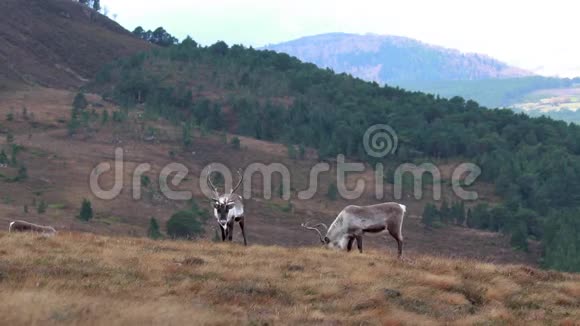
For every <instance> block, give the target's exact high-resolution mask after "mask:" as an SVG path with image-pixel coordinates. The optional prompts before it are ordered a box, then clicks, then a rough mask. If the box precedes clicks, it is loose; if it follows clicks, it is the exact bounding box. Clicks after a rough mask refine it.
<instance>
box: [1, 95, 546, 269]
mask: <svg viewBox="0 0 580 326" xmlns="http://www.w3.org/2000/svg"><path fill="white" fill-rule="evenodd" d="M74 97H75V93H73V92H68V91H62V90H54V89H44V88H38V89H30V90H22V91H17V92H9V93H5V94H1V96H0V128H1V129H0V133H2V135H0V153H1V151H2V150H5V151H6V153H8V156H9V157H10V158H11V156H12V153H11V147H12V145H13V144H18V145H19V146H21V148H22V149H21V150H20V152H19V153H18V155H17V156H16V164H12V163H10V166H8V167H0V230H7V228H8V223H10V222H11V221H12V220H15V219H22V220H27V221H31V222H36V223H40V224H48V225H53V226H54V227H55V228H57V229H58V230H61V231H69V230H70V231H75V232H90V233H95V234H101V235H132V236H142V237H146V236H147V229H148V225H149V219H150V218H151V217H155V218H156V219H157V221H158V222H159V224H160V226H161V231H162V232H163V233H166V222H167V221H168V220H169V218H170V217H171V216H172V214H174V213H176V212H177V211H180V210H184V209H188V208H189V207H191V206H190V203H189V202H183V201H172V200H167V199H165V198H164V196H163V195H162V194H161V191H160V187H159V180H158V176H159V172H160V171H161V169H162V168H163V167H164V166H166V165H167V164H168V163H170V162H178V163H182V164H185V165H186V166H187V167H188V169H189V171H190V174H189V175H188V177H187V178H186V180H184V181H183V182H182V184H181V186H180V189H182V190H190V191H193V196H194V199H195V200H196V202H197V204H198V206H199V207H200V208H202V209H208V208H209V207H210V206H209V202H208V200H207V198H206V197H205V196H204V195H202V194H201V192H200V189H199V179H198V178H199V174H200V171H201V170H202V169H203V168H204V167H205V166H206V165H207V164H209V163H210V162H220V163H223V164H225V165H226V166H228V167H230V168H231V169H232V170H235V169H238V168H242V169H243V168H245V167H247V166H248V165H249V164H251V163H254V162H263V163H265V164H268V163H272V162H277V163H282V164H284V165H285V166H287V167H288V168H289V169H290V171H291V174H292V188H293V189H294V190H295V191H297V190H304V189H306V188H307V187H308V175H309V171H310V168H311V167H312V166H314V165H315V164H317V163H318V159H317V156H316V152H315V151H314V150H313V149H311V148H308V149H307V152H306V155H305V157H304V158H303V159H292V158H290V157H289V155H288V148H287V147H286V146H285V145H283V144H277V143H273V142H268V141H263V140H256V139H253V138H249V137H244V136H241V135H232V134H227V133H218V132H209V131H203V130H200V129H194V130H193V131H192V135H191V139H190V141H191V144H190V146H189V147H184V144H183V138H182V137H183V134H182V126H180V125H177V126H176V125H173V124H171V123H169V122H167V121H165V120H163V119H151V118H147V116H146V114H144V113H145V112H144V108H136V109H134V110H133V111H131V112H130V113H129V115H128V116H127V118H126V119H125V120H123V121H114V120H113V119H112V118H110V119H109V121H107V122H105V123H103V122H102V117H103V116H105V112H108V115H109V116H110V117H112V116H113V115H116V114H118V113H119V112H122V111H123V109H122V108H119V107H117V106H115V105H112V104H111V103H108V102H106V101H103V100H102V98H101V97H100V96H97V95H95V94H86V98H87V100H88V101H89V103H91V108H90V109H87V112H91V111H93V110H94V111H95V113H96V114H97V117H96V118H95V116H94V115H92V114H91V115H90V117H91V118H90V122H89V124H88V127H84V129H83V130H82V131H78V132H77V133H76V134H75V135H73V136H69V135H68V131H67V127H66V125H67V121H68V120H69V119H70V111H71V103H72V102H73V98H74ZM14 108H26V110H27V111H26V112H27V115H26V116H25V115H24V110H23V109H20V110H16V109H14ZM9 115H12V116H13V119H12V120H10V121H9V120H7V119H6V117H7V116H9ZM9 134H10V135H12V136H13V138H14V140H13V142H12V143H8V142H7V141H6V138H8V135H9ZM151 135H154V136H155V141H151V140H149V141H147V140H146V139H147V138H148V137H150V136H151ZM234 137H238V138H239V139H240V148H239V149H236V148H234V147H233V146H232V145H231V141H232V139H234ZM119 146H122V147H123V148H124V149H125V162H126V167H125V169H126V175H125V178H124V181H125V190H124V191H123V192H122V193H121V195H120V196H118V197H117V198H115V199H114V200H100V199H98V198H96V197H95V196H94V194H93V193H92V192H91V191H90V188H89V185H88V183H87V179H88V176H89V175H90V173H91V170H92V169H93V168H94V167H95V165H96V164H98V163H100V162H111V160H112V157H113V153H114V150H115V148H117V147H119ZM140 163H149V164H151V169H152V171H150V172H148V173H146V175H147V176H148V177H149V178H150V180H151V181H150V185H149V186H148V187H145V188H144V189H142V198H141V199H140V200H134V199H133V198H132V191H131V188H130V183H131V180H132V174H131V173H132V168H133V167H135V166H136V165H137V164H140ZM454 164H456V163H455V162H441V168H442V177H443V178H444V179H449V178H450V173H451V171H452V169H453V166H454ZM20 166H25V167H26V169H27V178H25V179H21V180H18V181H14V179H13V178H14V177H16V176H18V171H19V167H20ZM111 176H112V174H110V173H107V174H105V175H104V176H103V180H102V183H103V187H107V186H108V185H110V183H108V182H110V178H111ZM355 178H361V179H364V180H367V188H366V193H365V194H364V195H363V196H362V197H361V198H360V199H358V200H356V201H350V200H343V199H341V198H337V199H336V200H330V199H329V198H328V196H327V189H328V187H329V184H330V183H332V182H336V173H335V171H334V170H333V171H332V172H328V173H322V174H321V175H320V177H319V191H318V193H317V194H316V196H315V197H314V198H312V199H310V200H298V199H297V198H296V197H295V196H293V197H292V198H291V200H290V201H285V200H282V199H280V198H279V197H278V195H277V194H276V190H275V189H274V191H273V193H274V195H273V198H272V199H270V200H265V199H263V196H262V193H263V191H264V190H263V185H262V182H261V181H260V180H259V179H258V178H257V177H256V178H255V179H257V180H254V182H253V184H252V186H251V187H252V197H253V198H251V199H248V200H246V201H245V205H246V207H247V208H246V211H247V224H246V226H247V228H248V240H249V242H250V243H251V244H262V245H278V246H288V247H295V246H305V245H318V243H317V239H316V236H315V235H314V234H311V233H309V232H308V233H307V232H304V229H303V228H301V227H300V223H302V222H304V221H305V220H306V219H319V220H321V221H323V222H325V223H327V224H330V223H331V222H332V220H333V219H334V218H335V217H336V215H337V214H338V212H339V211H340V210H341V209H342V208H344V207H345V206H346V205H349V204H353V203H356V204H363V205H367V204H373V203H376V198H375V196H374V193H373V190H374V186H373V185H374V178H375V176H374V174H373V172H372V170H371V169H370V167H367V170H366V171H365V172H363V173H352V174H351V175H350V177H349V187H353V183H354V180H355ZM273 181H274V188H276V187H278V180H277V178H274V180H273ZM242 188H243V189H244V190H245V189H246V187H245V186H242ZM475 189H476V190H477V191H478V193H479V196H480V197H479V198H480V199H479V201H476V202H468V203H466V207H472V206H474V205H476V204H477V203H480V202H494V203H495V202H498V198H497V197H496V196H494V195H493V186H492V185H490V184H489V183H484V182H482V183H478V184H477V185H476V186H475ZM424 191H425V193H426V196H425V198H423V199H421V200H415V199H413V198H412V197H411V198H405V199H404V201H403V203H404V204H405V205H407V207H408V216H407V218H406V220H405V225H404V234H405V237H406V239H407V243H406V245H405V248H406V254H407V255H408V256H409V257H412V256H414V255H417V254H432V255H438V256H444V257H449V256H452V257H466V258H471V259H482V260H485V261H488V262H494V263H504V264H505V263H514V262H515V263H521V264H528V265H531V266H536V265H537V262H538V259H539V257H540V254H541V251H540V246H539V244H538V243H537V242H536V241H530V251H529V252H522V251H516V250H512V249H510V238H509V237H508V236H505V235H503V234H499V233H490V232H487V231H482V230H474V229H467V228H464V227H461V226H448V227H446V228H444V229H440V230H437V231H433V230H430V229H428V228H426V227H425V226H424V225H422V224H421V222H420V219H419V216H420V215H421V213H422V210H423V206H424V205H425V203H427V202H429V201H430V200H431V198H432V197H431V195H430V194H431V190H430V186H429V185H425V187H424ZM384 192H385V200H392V198H393V187H392V185H390V184H385V187H384ZM405 192H406V193H407V192H410V190H409V189H408V188H406V190H405ZM452 194H453V193H452V191H451V186H450V184H444V186H443V197H444V198H447V199H448V200H450V199H451V198H452ZM83 198H87V199H89V200H91V202H92V207H93V209H94V217H93V219H92V220H90V221H89V222H83V221H81V220H80V219H78V218H76V216H78V215H79V212H80V208H81V202H82V200H83ZM42 202H44V203H46V205H47V209H46V212H43V213H39V212H38V207H39V206H40V204H41V203H42ZM206 217H209V215H208V216H206ZM203 226H204V229H205V233H204V234H203V235H201V236H200V238H203V239H206V240H211V239H212V238H213V236H214V234H215V231H216V230H215V228H216V227H217V223H215V221H214V220H213V218H211V219H209V221H207V223H206V224H204V225H203ZM239 240H240V234H239V228H236V235H235V236H234V241H239ZM365 246H366V247H368V248H377V249H380V250H387V251H389V252H390V251H391V250H394V248H395V247H396V244H395V243H394V241H393V240H392V239H388V240H385V239H384V238H382V237H376V238H372V237H369V239H367V240H365ZM457 248H461V250H458V249H457Z"/></svg>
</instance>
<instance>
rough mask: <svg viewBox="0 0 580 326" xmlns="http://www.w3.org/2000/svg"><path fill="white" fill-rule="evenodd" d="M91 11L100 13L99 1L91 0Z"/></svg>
mask: <svg viewBox="0 0 580 326" xmlns="http://www.w3.org/2000/svg"><path fill="white" fill-rule="evenodd" d="M93 9H95V10H96V11H101V0H93Z"/></svg>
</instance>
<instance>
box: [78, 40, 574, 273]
mask: <svg viewBox="0 0 580 326" xmlns="http://www.w3.org/2000/svg"><path fill="white" fill-rule="evenodd" d="M90 87H91V88H92V89H93V90H96V91H100V92H101V93H103V95H104V96H105V97H106V98H109V99H112V100H114V101H116V102H117V103H119V104H121V105H123V106H125V107H127V108H129V109H130V108H132V107H134V106H135V105H136V104H142V105H143V108H144V110H145V116H150V117H164V118H166V119H168V120H170V121H172V122H174V123H175V124H176V125H179V124H181V125H182V126H183V128H184V134H186V132H185V131H186V130H187V129H188V128H191V127H197V128H203V129H206V130H225V131H228V132H233V133H237V134H242V135H246V136H250V137H254V138H257V139H264V140H270V141H275V142H279V143H285V144H295V145H298V146H303V147H312V148H315V149H317V150H318V151H319V156H320V159H326V158H332V157H334V156H336V155H337V154H339V153H341V154H345V155H347V156H349V157H351V158H353V159H355V158H356V159H360V160H365V161H368V162H376V161H374V160H373V158H372V157H369V156H367V155H366V154H365V151H364V149H363V144H362V139H363V134H364V132H365V131H366V129H367V128H368V127H370V126H372V125H374V124H378V123H386V124H388V125H390V126H391V127H393V128H394V129H395V130H396V132H397V134H398V136H399V148H398V151H397V153H396V155H394V156H388V157H387V158H386V159H385V161H384V162H383V163H385V165H387V166H393V165H394V164H397V163H402V162H425V161H433V160H442V159H443V160H466V161H471V162H474V163H477V164H478V165H479V166H480V167H481V169H482V175H481V176H480V179H479V180H480V181H485V182H490V183H493V184H495V191H496V193H497V195H498V196H499V197H501V198H502V199H503V202H502V204H501V205H494V206H493V207H492V206H489V207H487V206H485V207H480V208H476V209H477V211H476V212H475V209H474V212H471V211H470V212H467V214H471V215H472V217H471V219H472V223H471V224H469V223H468V226H470V227H474V228H479V229H488V230H493V231H498V232H504V233H506V234H509V235H511V236H512V239H514V246H516V247H518V248H520V249H522V250H526V246H525V245H523V243H525V242H526V239H529V238H531V239H537V240H541V241H542V242H543V245H544V248H545V253H544V258H543V264H544V265H545V266H546V267H549V268H557V269H560V270H564V271H580V257H579V255H578V248H580V219H579V218H578V216H579V215H580V157H579V154H580V127H579V126H577V125H574V124H567V123H565V122H561V121H554V120H552V119H549V118H546V117H539V118H530V117H528V116H526V115H524V114H516V113H514V112H512V111H510V110H506V109H487V108H484V107H481V106H480V105H478V104H477V103H476V102H474V101H465V100H464V99H463V98H460V97H453V98H451V99H445V98H439V97H436V96H433V95H428V94H424V93H420V92H409V91H405V90H403V89H400V88H392V87H387V86H385V87H381V86H379V85H378V84H376V83H369V82H364V81H362V80H359V79H356V78H353V77H351V76H349V75H346V74H335V73H334V72H333V71H331V70H324V69H319V68H317V67H316V66H315V65H313V64H306V63H302V62H300V61H298V60H297V59H295V58H293V57H290V56H288V55H285V54H278V53H275V52H272V51H258V50H255V49H252V48H245V47H243V46H239V45H234V46H231V47H230V46H228V45H227V44H226V43H224V42H218V43H216V44H213V45H211V46H208V47H201V46H199V45H198V44H197V43H196V42H195V41H193V40H192V39H191V38H187V39H186V40H184V41H183V42H181V43H180V44H177V45H174V46H170V47H167V48H156V49H154V50H152V51H151V52H147V53H140V54H137V55H134V56H133V57H131V58H128V59H121V60H119V61H117V62H114V63H111V64H109V65H107V66H105V67H104V68H103V70H102V71H101V72H100V73H99V75H98V77H97V79H96V81H95V82H94V84H93V85H91V86H90ZM224 108H226V109H224ZM388 179H390V177H388ZM388 181H390V180H388ZM462 207H463V206H462ZM453 212H454V215H453V216H459V213H458V212H457V211H456V210H455V211H453ZM474 213H475V214H476V216H477V220H473V214H474ZM457 218H459V217H453V218H449V219H450V220H452V221H453V220H456V219H457ZM463 218H465V216H464V217H463ZM468 221H469V220H468ZM474 221H475V222H474Z"/></svg>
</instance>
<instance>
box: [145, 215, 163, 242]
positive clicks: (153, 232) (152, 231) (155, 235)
mask: <svg viewBox="0 0 580 326" xmlns="http://www.w3.org/2000/svg"><path fill="white" fill-rule="evenodd" d="M147 236H148V237H149V238H151V239H154V240H157V239H160V238H162V237H163V235H162V234H161V231H160V230H159V224H158V223H157V220H156V219H155V217H152V218H150V219H149V229H147Z"/></svg>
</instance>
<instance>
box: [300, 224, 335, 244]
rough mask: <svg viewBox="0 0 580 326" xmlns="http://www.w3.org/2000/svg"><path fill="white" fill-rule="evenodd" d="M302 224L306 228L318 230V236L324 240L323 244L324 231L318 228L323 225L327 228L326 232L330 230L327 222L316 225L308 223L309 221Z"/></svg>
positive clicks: (321, 240)
mask: <svg viewBox="0 0 580 326" xmlns="http://www.w3.org/2000/svg"><path fill="white" fill-rule="evenodd" d="M301 226H302V227H303V228H305V229H308V230H313V231H316V233H318V236H319V237H320V242H322V244H324V243H325V242H324V236H323V235H322V232H320V230H319V229H318V227H319V226H323V227H324V228H325V229H326V232H328V227H327V226H326V224H324V223H318V224H316V225H314V226H310V225H308V223H302V224H301Z"/></svg>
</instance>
